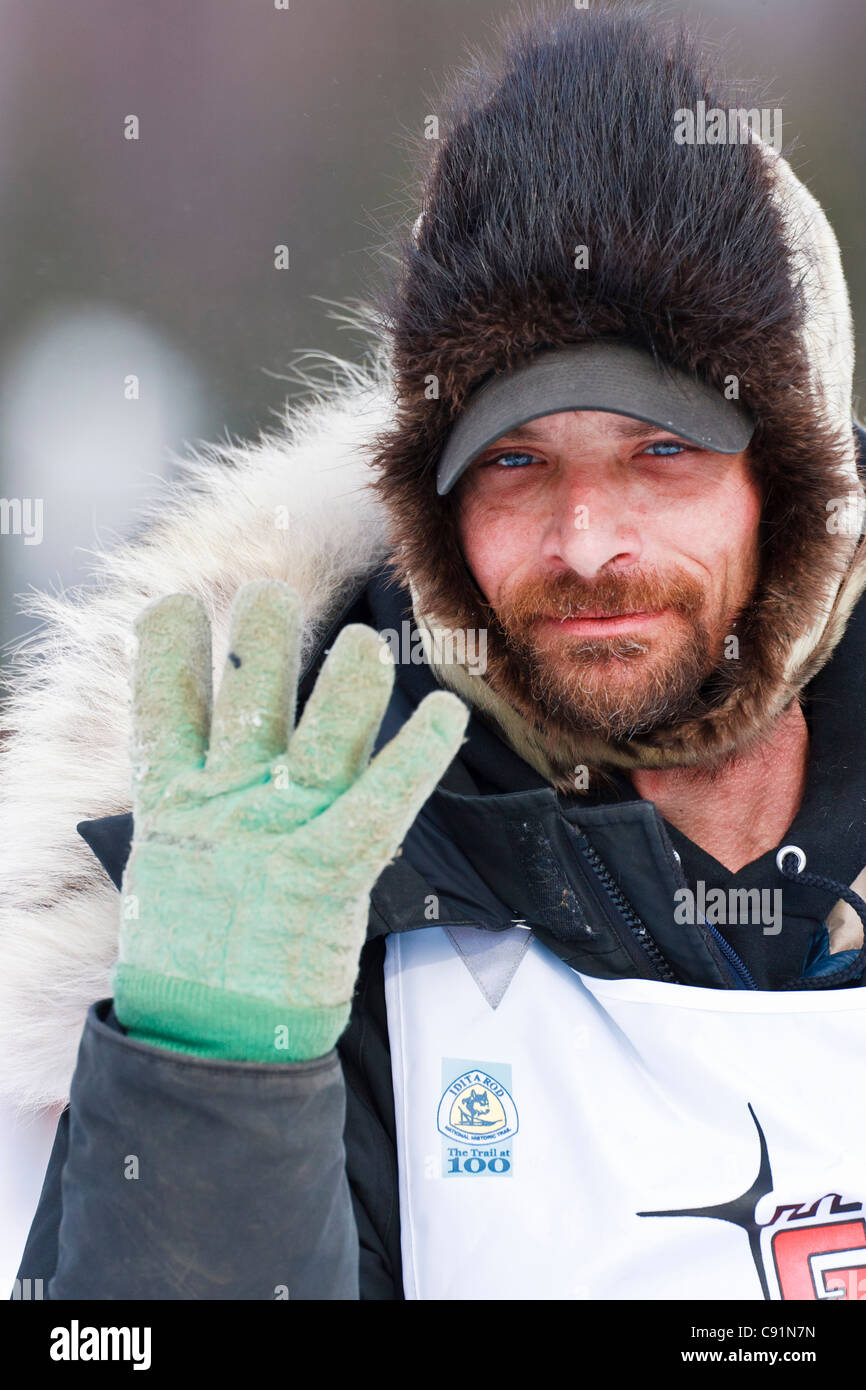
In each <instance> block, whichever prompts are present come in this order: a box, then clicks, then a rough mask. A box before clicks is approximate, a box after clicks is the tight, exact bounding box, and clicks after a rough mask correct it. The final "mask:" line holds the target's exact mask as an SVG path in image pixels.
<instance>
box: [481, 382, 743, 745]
mask: <svg viewBox="0 0 866 1390" xmlns="http://www.w3.org/2000/svg"><path fill="white" fill-rule="evenodd" d="M456 499H457V506H458V517H459V531H460V537H461V542H462V546H463V553H464V555H465V557H466V561H467V563H468V565H469V567H470V569H471V570H472V573H473V574H474V576H475V579H476V582H477V583H478V585H479V587H480V589H481V591H482V593H483V594H484V596H485V598H486V599H487V601H488V602H489V603H490V604H491V606H492V608H493V610H494V612H495V613H496V616H497V618H498V619H499V622H500V624H501V625H502V627H503V629H504V631H505V634H506V638H507V641H508V645H509V648H510V651H511V654H512V660H513V661H515V662H517V663H518V666H519V667H520V668H521V673H522V676H523V678H524V680H525V682H526V684H527V687H528V688H530V689H531V691H532V698H533V700H534V701H535V702H536V703H537V704H538V705H540V706H541V711H542V713H546V714H547V715H550V716H554V717H556V718H557V719H559V720H560V721H564V722H565V723H567V724H568V725H569V726H571V727H573V728H575V729H580V730H586V731H590V732H593V733H596V734H598V735H600V736H601V737H602V738H606V739H624V738H629V737H632V736H635V735H638V734H641V733H646V732H648V731H649V730H651V729H653V728H655V727H657V726H658V725H661V724H666V723H669V722H674V721H676V720H677V719H679V718H681V717H682V716H683V715H684V714H685V713H686V712H687V710H688V709H689V708H690V706H691V705H692V704H693V702H694V699H695V696H696V695H697V693H698V691H699V690H700V688H701V686H702V685H703V684H704V681H705V680H706V678H707V677H708V676H709V675H710V674H711V672H712V671H713V669H714V667H717V666H721V665H722V664H723V663H724V661H725V659H726V656H728V655H729V654H730V653H731V652H732V651H734V652H735V649H734V648H732V647H731V645H730V644H727V646H728V650H727V651H726V642H725V639H726V637H728V636H729V635H731V634H732V628H733V623H734V621H735V619H736V617H737V616H738V614H739V613H741V612H742V611H743V609H744V607H745V605H746V604H747V602H748V600H749V598H750V596H751V595H752V593H753V591H754V588H755V584H756V581H757V577H758V522H759V518H760V508H761V496H760V490H759V487H758V484H757V482H756V481H755V479H754V478H753V476H752V472H751V469H750V466H749V463H748V459H747V455H746V453H742V454H717V453H711V452H710V451H709V450H706V449H701V448H698V447H697V446H696V445H693V444H689V443H688V442H687V441H686V440H684V439H682V438H680V437H678V436H677V435H675V434H672V433H671V432H670V431H668V430H662V429H657V428H656V427H655V426H653V425H647V424H645V423H643V422H642V421H639V420H633V419H630V418H629V417H627V416H624V415H612V414H609V413H607V412H604V411H578V410H575V411H567V412H565V413H563V414H559V415H547V416H545V417H543V418H542V419H538V420H533V421H531V422H530V423H529V424H527V425H523V426H520V427H519V428H518V429H516V430H515V431H513V432H512V433H509V434H507V435H503V436H502V437H501V438H500V439H499V440H497V441H496V443H495V444H494V445H491V446H490V447H489V448H488V449H485V450H484V452H483V454H480V455H479V457H478V458H477V459H476V460H475V461H474V462H473V463H472V464H471V466H470V467H469V468H468V469H467V470H466V473H465V474H464V475H463V477H462V478H461V479H460V481H459V483H458V484H457V487H456ZM734 659H736V657H735V655H734Z"/></svg>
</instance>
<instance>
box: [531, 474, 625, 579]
mask: <svg viewBox="0 0 866 1390" xmlns="http://www.w3.org/2000/svg"><path fill="white" fill-rule="evenodd" d="M642 550H643V547H642V543H641V538H640V532H639V529H638V527H637V524H636V522H635V520H634V519H632V518H630V516H629V509H628V504H627V501H626V499H625V498H624V497H623V496H622V494H621V493H619V494H618V493H616V492H610V491H608V490H606V489H600V488H599V487H597V486H593V485H592V484H589V483H584V484H583V485H581V484H574V485H571V486H569V487H568V488H563V490H562V492H561V494H560V495H559V496H558V497H557V499H556V504H555V507H554V511H553V513H552V514H551V516H550V519H549V522H548V525H547V527H546V529H545V533H544V536H543V539H542V558H543V559H544V560H545V561H546V562H547V563H548V564H550V563H555V562H557V561H559V562H561V563H562V564H564V565H567V567H568V568H569V569H571V570H573V571H574V573H575V574H577V575H579V576H580V577H581V578H582V579H594V578H595V577H596V576H597V575H598V574H600V573H601V572H602V571H603V570H607V571H610V570H611V569H625V568H627V567H628V566H629V565H634V564H636V563H637V562H638V561H639V560H640V558H641V554H642Z"/></svg>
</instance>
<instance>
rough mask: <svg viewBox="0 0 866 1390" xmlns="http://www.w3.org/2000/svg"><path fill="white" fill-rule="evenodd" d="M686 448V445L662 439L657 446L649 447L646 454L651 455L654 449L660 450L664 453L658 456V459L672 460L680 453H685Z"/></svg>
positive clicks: (650, 445)
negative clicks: (671, 458)
mask: <svg viewBox="0 0 866 1390" xmlns="http://www.w3.org/2000/svg"><path fill="white" fill-rule="evenodd" d="M685 448H686V446H685V444H677V443H675V442H674V440H672V439H660V440H658V442H657V443H655V444H649V445H647V447H646V449H645V450H644V452H645V453H647V454H651V453H652V452H653V450H654V449H660V450H661V451H662V452H661V453H660V454H656V456H655V457H656V458H670V457H671V456H675V455H676V454H678V453H680V454H682V453H684V452H685Z"/></svg>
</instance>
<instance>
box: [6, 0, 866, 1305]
mask: <svg viewBox="0 0 866 1390" xmlns="http://www.w3.org/2000/svg"><path fill="white" fill-rule="evenodd" d="M699 101H701V102H705V103H706V107H707V108H710V107H712V108H716V107H719V108H722V107H724V106H725V105H726V103H725V102H724V100H723V98H721V96H720V94H719V93H718V92H717V91H716V89H715V88H714V87H713V85H712V83H711V82H710V80H709V78H707V77H706V76H705V75H704V73H703V67H702V60H701V57H700V54H699V53H698V52H697V51H696V50H695V49H694V48H693V47H692V46H691V44H690V43H689V42H688V41H686V40H685V39H683V38H680V37H677V36H676V35H674V36H669V35H667V34H666V33H665V32H664V31H663V30H662V29H661V28H660V27H659V26H657V25H656V24H655V23H654V22H653V21H650V20H645V19H641V18H635V17H630V16H617V15H610V14H607V13H605V12H598V13H596V12H591V13H590V12H586V13H584V12H580V11H577V12H573V13H567V14H566V15H564V16H563V17H562V18H561V19H559V20H549V19H541V20H537V21H534V22H533V23H531V24H529V25H528V26H527V27H526V28H525V29H524V30H522V31H520V32H519V33H517V34H516V35H515V36H514V37H513V38H512V39H511V41H510V43H509V44H508V45H507V47H506V50H505V53H504V55H503V57H502V58H501V59H498V60H495V61H494V60H492V61H491V62H490V63H489V64H487V65H484V64H480V65H478V64H476V66H475V67H474V68H473V69H472V70H471V74H470V76H469V77H467V78H466V79H465V80H464V84H463V85H462V86H458V87H456V88H455V90H454V92H453V94H452V98H451V101H450V105H449V106H448V109H447V112H446V113H445V116H444V118H443V120H442V131H443V134H442V136H441V138H440V140H439V141H438V142H437V145H436V148H435V150H434V151H433V154H432V158H431V163H430V170H429V173H428V176H427V179H426V182H425V185H424V189H423V194H422V198H421V207H422V213H421V216H420V217H419V219H418V221H417V223H416V225H415V228H414V232H413V236H412V239H411V241H410V242H408V243H407V244H406V246H405V247H404V258H403V262H402V271H401V274H400V275H399V276H398V278H397V280H396V281H395V283H394V285H393V288H392V292H391V295H390V298H388V299H386V300H385V302H384V303H383V304H382V305H381V306H380V313H381V316H382V318H383V321H384V322H386V323H387V325H388V331H389V333H390V337H391V342H390V354H389V358H388V363H387V369H386V372H385V373H383V375H382V376H381V377H379V378H374V381H373V382H372V383H369V384H365V383H364V382H359V381H358V377H357V373H356V374H355V377H354V379H353V381H352V383H351V384H350V385H349V386H347V387H346V388H344V390H343V391H342V393H337V394H336V395H335V397H334V398H332V400H331V401H330V402H323V403H322V404H321V405H318V404H314V405H312V406H311V407H309V409H308V412H307V414H306V416H302V417H301V418H300V420H293V421H290V422H289V425H290V429H289V432H288V433H287V435H286V437H285V440H284V441H283V442H282V444H281V446H280V447H279V448H277V449H274V448H273V445H272V444H270V443H265V444H264V445H263V446H262V447H261V448H260V449H249V450H243V451H240V453H237V452H233V453H232V454H231V456H230V457H227V458H226V460H225V462H224V465H223V466H222V467H219V466H215V465H214V463H213V462H208V463H207V465H206V466H205V465H204V464H202V463H201V462H199V463H198V464H196V465H195V468H194V477H195V481H196V482H197V484H198V490H197V491H194V490H193V489H190V491H189V492H188V493H185V494H182V495H181V496H180V498H179V499H177V500H176V504H175V509H174V511H173V512H172V513H171V514H169V515H168V516H167V517H165V518H163V519H161V520H160V521H159V522H158V523H157V524H155V526H154V527H153V528H152V529H151V530H150V531H149V532H148V533H147V535H146V536H145V538H144V539H143V540H142V541H141V542H139V543H134V544H132V545H130V546H129V547H127V548H126V550H125V551H121V552H120V554H119V555H116V556H114V557H112V560H111V568H112V572H113V574H114V576H115V578H114V579H112V580H111V581H110V582H108V583H107V584H106V585H105V587H104V588H103V589H102V590H101V591H100V592H99V593H97V595H96V596H95V597H94V598H93V599H91V600H90V602H89V604H88V605H87V607H86V608H85V609H83V610H81V609H78V608H71V607H70V608H69V609H66V610H63V609H59V610H58V612H57V615H56V616H57V618H58V621H59V623H60V625H61V627H60V630H61V632H65V634H66V636H65V639H63V642H62V648H61V655H60V656H59V657H58V658H56V661H57V664H56V665H54V666H53V667H52V666H50V665H49V666H48V668H47V670H44V669H41V668H37V669H36V671H35V673H32V674H31V675H30V676H29V677H25V676H24V675H22V676H21V678H20V679H19V682H18V686H17V690H16V693H15V697H14V700H13V704H12V707H11V711H12V712H11V725H10V727H11V728H12V729H13V730H14V731H15V732H14V733H13V736H12V738H11V739H10V746H9V751H8V754H7V759H6V762H7V771H6V778H7V782H6V787H7V797H6V799H7V804H8V805H9V806H10V808H11V812H12V814H11V815H10V816H9V821H8V834H7V835H6V843H7V846H8V845H9V844H10V843H11V844H12V848H13V849H14V848H15V847H16V845H17V846H18V847H19V848H22V847H23V844H22V839H21V836H22V834H23V831H22V830H19V829H17V828H16V826H15V825H14V824H13V819H14V817H16V816H17V818H18V820H19V821H20V822H21V824H22V825H23V826H25V827H26V828H27V834H28V836H29V837H30V838H29V839H28V840H27V841H26V842H24V843H26V852H25V853H24V854H23V855H22V857H23V858H24V859H25V861H26V860H27V854H29V856H30V859H29V863H30V864H31V865H33V866H34V867H32V868H31V870H30V871H29V873H28V881H27V883H26V884H22V883H20V882H18V883H14V882H13V883H12V884H10V886H9V887H8V888H7V890H6V891H7V893H8V895H9V911H8V913H7V923H8V925H7V926H6V927H5V929H4V938H5V939H4V950H5V951H6V954H7V957H8V956H9V951H8V946H7V943H12V945H13V946H14V943H15V942H16V940H18V939H19V938H23V937H24V935H25V934H26V932H27V931H32V932H33V933H34V934H35V939H37V940H42V941H44V942H45V943H46V949H44V950H40V951H37V949H36V948H35V947H30V948H28V950H23V949H20V950H19V951H18V954H17V957H16V955H15V952H14V950H13V952H12V959H13V964H14V969H13V970H12V972H11V983H7V985H6V986H5V989H6V991H7V996H8V998H9V999H10V1001H13V1002H14V1010H13V1012H12V1014H11V1015H10V1016H11V1017H13V1018H14V1024H15V1038H12V1037H10V1039H9V1045H8V1046H5V1051H6V1054H7V1067H10V1068H11V1067H12V1066H13V1065H15V1066H16V1068H17V1069H18V1074H19V1081H18V1092H19V1094H20V1095H21V1096H22V1097H25V1098H26V1099H28V1100H29V1102H30V1103H31V1104H34V1103H43V1104H44V1103H46V1102H48V1101H56V1100H57V1099H59V1098H64V1097H65V1094H66V1091H65V1089H64V1088H65V1086H66V1083H67V1080H68V1078H69V1075H70V1073H71V1071H72V1066H73V1060H74V1059H73V1054H72V1049H73V1048H74V1046H75V1045H76V1044H77V1042H78V1037H79V1031H80V1024H81V1019H82V1017H83V1014H84V1013H85V1011H87V1020H86V1024H85V1027H84V1032H83V1035H81V1044H80V1050H79V1052H78V1056H77V1063H76V1064H75V1070H74V1075H73V1076H72V1084H71V1090H70V1092H69V1106H68V1108H67V1109H66V1110H65V1111H64V1114H63V1116H62V1118H61V1122H60V1125H59V1127H58V1134H57V1140H56V1143H55V1148H54V1152H53V1154H52V1158H51V1162H50V1165H49V1170H48V1174H47V1176H46V1182H45V1187H44V1190H43V1195H42V1199H41V1202H40V1207H39V1211H38V1212H37V1215H36V1218H35V1220H34V1223H33V1227H32V1230H31V1234H30V1239H29V1241H28V1245H27V1249H26V1251H25V1254H24V1258H23V1261H22V1265H21V1271H20V1273H21V1277H22V1278H31V1279H35V1278H42V1279H43V1280H44V1281H45V1287H46V1289H47V1291H48V1296H49V1297H51V1298H57V1299H63V1298H69V1297H83V1298H97V1299H101V1298H112V1297H127V1298H195V1299H202V1298H204V1299H207V1298H240V1299H260V1298H280V1297H291V1298H357V1297H359V1296H360V1297H362V1298H385V1299H390V1298H401V1297H406V1298H443V1297H445V1298H447V1297H453V1298H460V1299H463V1298H478V1297H494V1298H539V1297H540V1298H563V1297H565V1298H572V1297H574V1298H577V1297H599V1298H612V1299H620V1298H639V1297H655V1298H668V1299H677V1298H685V1297H694V1296H696V1295H698V1296H700V1297H702V1298H712V1297H721V1298H752V1299H761V1298H765V1299H770V1298H774V1299H788V1298H818V1297H822V1298H823V1297H834V1298H838V1297H847V1298H850V1297H855V1298H856V1297H858V1294H859V1293H860V1289H861V1279H860V1275H859V1274H858V1270H860V1271H862V1268H863V1266H864V1259H866V1256H864V1253H863V1252H864V1250H866V1225H864V1220H866V1209H864V1203H866V1170H864V1164H863V1160H862V1153H863V1152H864V1143H863V1141H864V1139H866V1114H864V1107H863V1106H862V1105H860V1104H859V1101H858V1100H857V1097H858V1096H859V1075H860V1071H861V1058H862V1055H863V1049H864V1047H866V1004H864V1002H863V1001H864V995H863V993H862V989H861V988H860V986H861V982H862V977H863V972H864V965H866V952H864V948H863V921H864V920H866V904H864V902H863V900H862V898H861V897H860V894H859V891H858V890H859V888H860V887H862V884H863V877H864V864H866V844H864V834H863V828H862V824H863V821H862V805H863V790H862V775H861V772H860V766H861V757H860V747H861V742H862V737H863V735H862V731H861V722H862V721H861V717H860V710H859V708H858V704H857V699H856V693H855V692H856V689H857V686H856V682H857V681H858V679H859V672H860V671H861V669H862V654H863V643H864V642H866V633H864V631H863V624H864V621H866V617H864V610H863V607H862V604H858V600H859V598H860V595H861V593H862V590H863V586H864V582H866V552H864V548H863V545H862V544H861V542H860V537H859V534H858V533H857V528H856V527H852V526H851V525H849V524H847V522H846V524H844V525H843V524H831V523H833V522H834V520H835V521H836V522H839V519H840V516H842V515H843V513H844V518H850V514H851V512H852V509H853V511H854V512H855V513H856V512H857V511H858V508H859V503H860V502H861V500H862V495H863V494H862V487H861V483H860V481H859V477H858V450H857V431H856V427H855V426H854V425H853V424H852V419H851V378H852V352H851V328H850V315H849V312H848V305H847V297H846V293H845V286H844V280H843V278H842V272H841V266H840V263H839V257H838V250H837V248H836V245H835V241H834V238H833V235H832V232H831V231H830V229H829V227H828V225H827V223H826V220H825V219H824V217H823V214H822V213H821V211H820V209H819V208H818V206H817V204H816V203H815V202H814V200H813V199H812V198H811V197H810V195H809V194H808V193H807V192H806V190H805V189H804V188H803V187H802V185H800V184H799V182H798V181H797V180H796V179H795V178H794V175H793V173H792V172H791V170H790V168H789V167H788V165H787V164H786V163H785V162H784V161H783V160H782V159H781V158H780V157H779V156H778V155H776V154H774V153H773V152H771V150H770V149H769V148H768V147H766V146H764V145H762V144H760V143H759V142H757V141H755V140H749V139H748V138H746V139H744V140H743V141H742V142H740V141H739V140H734V141H731V142H728V143H724V144H706V143H705V144H701V145H697V144H682V143H679V142H677V141H675V140H674V137H673V131H674V128H675V124H676V113H677V112H681V111H682V110H683V109H694V108H695V107H696V105H697V103H698V102H699ZM385 380H386V381H387V383H391V382H392V383H393V387H394V390H395V393H396V400H397V408H396V410H393V409H392V408H391V406H390V404H389V403H388V401H387V392H386V391H385V390H384V389H383V385H382V384H381V383H382V382H383V381H385ZM371 457H372V461H373V462H374V463H375V464H376V472H375V498H374V495H373V491H372V490H371V487H370V485H369V482H368V475H367V472H366V469H367V460H368V459H369V458H371ZM239 482H241V483H242V486H238V483H239ZM317 489H318V494H317V493H316V490H317ZM287 497H288V498H289V502H288V508H287V509H286V498H287ZM852 503H853V504H856V505H853V508H852V505H849V504H852ZM284 512H286V515H287V518H288V522H289V525H288V529H286V516H283V513H284ZM275 520H276V522H277V525H276V527H275V526H274V521H275ZM190 536H195V537H196V549H195V552H194V553H193V554H190V553H189V538H190ZM248 581H250V582H248ZM298 594H300V595H301V599H302V601H303V603H304V605H305V612H306V619H307V622H306V626H305V628H304V630H303V634H302V637H301V638H299V626H300V614H299V602H298ZM148 599H150V600H152V601H151V602H150V603H149V604H147V603H146V601H147V600H148ZM230 604H231V607H230ZM145 605H146V606H145ZM229 607H230V611H229ZM142 610H144V611H142ZM82 615H83V616H82ZM133 621H135V622H136V631H137V634H138V648H137V651H136V652H135V653H129V654H128V656H126V657H124V658H121V655H120V653H121V652H123V651H124V642H125V640H126V637H127V634H128V631H129V629H130V627H131V625H132V623H133ZM211 627H212V628H213V632H214V638H215V642H214V650H213V652H211V649H210V635H211V633H210V628H211ZM377 633H378V634H382V636H383V637H384V639H385V641H386V642H387V644H388V647H390V648H391V651H392V653H393V654H394V655H395V656H396V662H395V663H393V664H392V663H391V661H390V657H388V656H387V654H385V655H386V658H387V659H380V653H382V652H383V648H382V646H381V639H380V638H379V637H377V636H376V634H377ZM81 634H83V635H81ZM133 656H134V663H133V675H134V680H133V735H134V737H133V750H132V751H133V770H134V776H133V780H132V783H130V782H129V781H128V774H127V775H126V776H125V775H124V771H123V766H122V764H123V751H124V750H123V745H124V743H125V740H126V738H127V735H128V732H129V722H128V716H127V714H126V707H125V703H124V694H125V685H126V680H127V677H128V666H129V662H130V659H131V658H132V657H133ZM831 657H832V661H831ZM214 661H216V669H217V670H221V676H220V679H219V684H218V689H217V693H216V697H215V700H214V701H213V702H212V699H211V690H210V679H211V671H212V669H213V663H214ZM443 686H444V687H446V690H445V691H443V690H442V689H441V688H440V687H443ZM296 690H297V699H296V698H295V697H296ZM455 695H456V696H458V697H460V698H459V699H457V698H455ZM56 700H62V705H61V708H60V710H59V711H58V710H57V708H56V706H55V704H53V703H52V701H56ZM295 706H297V709H296V708H295ZM467 707H468V709H467ZM470 711H471V717H470V718H469V722H468V724H467V723H466V718H467V713H468V712H470ZM296 713H297V714H299V716H300V717H299V718H298V720H297V726H296V727H295V717H296ZM464 735H465V737H464ZM374 749H375V750H380V749H381V750H382V751H381V752H377V756H375V757H374V758H373V760H372V762H370V755H371V752H373V751H374ZM49 750H50V757H51V759H52V763H53V765H54V778H55V783H56V782H57V781H63V782H64V784H69V783H72V784H74V791H73V792H69V791H64V792H63V793H62V796H60V794H59V793H56V792H55V795H57V796H59V798H60V800H61V801H62V803H63V804H62V806H61V807H59V808H58V811H57V812H56V814H55V813H52V821H51V825H50V826H49V828H48V830H47V831H46V832H45V833H44V834H43V835H42V836H41V837H34V831H33V830H32V828H31V827H32V819H33V818H32V817H31V816H30V815H29V814H27V810H26V808H27V806H28V805H29V804H32V796H33V791H32V789H31V790H30V792H29V797H28V794H27V792H26V789H25V788H26V781H25V774H24V772H23V771H22V766H25V765H27V764H28V763H29V766H27V773H26V780H29V781H30V782H32V781H33V777H34V760H35V761H36V770H37V771H38V768H39V767H44V766H45V761H44V760H45V758H46V757H47V756H49ZM58 769H62V771H61V770H58ZM43 795H44V793H43ZM130 806H131V807H132V809H133V812H134V814H133V816H130ZM73 807H74V812H73ZM22 808H23V810H22ZM67 814H68V823H67V822H66V820H63V816H64V815H67ZM61 820H63V823H62V825H61V824H60V821H61ZM76 820H80V821H81V822H82V823H81V826H80V831H81V835H82V837H83V839H84V840H86V842H87V844H88V845H89V846H90V848H91V849H92V850H93V852H94V855H95V858H93V857H90V858H88V857H87V854H86V852H85V850H84V848H83V847H81V848H79V847H77V846H76V845H75V844H74V822H75V821H76ZM16 836H17V837H18V838H17V839H16ZM34 838H35V842H36V848H37V851H38V853H37V855H36V859H38V864H37V863H36V862H35V860H34V851H33V849H32V843H33V842H34ZM398 849H399V853H398ZM97 861H99V862H97ZM100 865H101V866H102V867H100ZM104 871H106V872H107V875H108V876H110V878H111V879H112V880H113V882H114V885H115V887H117V888H121V890H122V894H121V903H120V909H118V903H117V895H116V893H115V892H114V890H112V889H111V888H110V887H109V885H108V878H107V877H106V872H104ZM849 885H854V886H853V888H852V887H850V886H849ZM40 904H42V906H39V905H40ZM118 911H119V912H120V919H121V925H120V932H119V940H118V934H117V919H118ZM31 924H32V926H31ZM365 937H366V940H365ZM356 973H357V979H356ZM44 976H49V978H50V980H51V990H52V993H51V996H50V997H51V999H52V1005H51V1007H50V1008H46V1006H45V1004H44V1002H43V1000H44V998H45V990H46V985H45V983H44ZM353 983H354V992H353ZM94 999H98V1000H99V1001H100V1002H98V1003H96V1004H95V1005H92V1007H89V1006H90V1005H91V1004H92V1001H93V1000H94ZM64 1019H65V1021H66V1026H65V1028H64V1029H63V1031H62V1036H60V1037H58V1034H59V1033H60V1032H61V1030H60V1026H59V1024H60V1023H62V1022H63V1020H64ZM16 1040H17V1045H15V1044H16ZM843 1096H844V1097H845V1098H846V1103H845V1104H844V1105H842V1104H840V1101H841V1098H842V1097H843ZM852 1098H853V1100H852Z"/></svg>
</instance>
